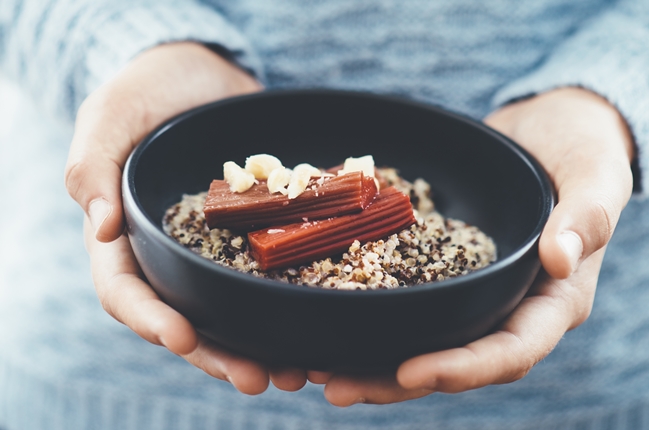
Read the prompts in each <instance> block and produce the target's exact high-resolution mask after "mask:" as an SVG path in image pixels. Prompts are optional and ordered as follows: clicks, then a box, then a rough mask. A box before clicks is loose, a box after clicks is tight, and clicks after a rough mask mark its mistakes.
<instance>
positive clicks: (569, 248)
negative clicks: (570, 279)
mask: <svg viewBox="0 0 649 430" xmlns="http://www.w3.org/2000/svg"><path fill="white" fill-rule="evenodd" d="M558 241H559V245H561V248H563V251H564V252H565V253H566V255H567V256H568V258H569V259H570V272H571V273H572V272H574V271H575V270H577V264H578V263H579V259H580V258H581V254H582V253H583V252H584V245H583V244H582V243H581V238H580V237H579V236H578V235H577V233H575V232H572V231H564V232H563V233H561V234H559V237H558Z"/></svg>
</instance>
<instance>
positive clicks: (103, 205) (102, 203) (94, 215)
mask: <svg viewBox="0 0 649 430" xmlns="http://www.w3.org/2000/svg"><path fill="white" fill-rule="evenodd" d="M112 210H113V208H112V206H111V205H110V203H108V200H106V199H105V198H103V197H101V198H98V199H95V200H93V201H92V202H90V206H88V217H89V218H90V224H91V225H92V228H93V230H94V231H95V234H97V231H98V230H99V227H101V225H102V224H103V223H104V221H105V220H106V218H108V215H110V213H111V212H112Z"/></svg>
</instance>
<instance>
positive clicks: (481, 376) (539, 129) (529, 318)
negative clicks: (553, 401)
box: [308, 88, 634, 406]
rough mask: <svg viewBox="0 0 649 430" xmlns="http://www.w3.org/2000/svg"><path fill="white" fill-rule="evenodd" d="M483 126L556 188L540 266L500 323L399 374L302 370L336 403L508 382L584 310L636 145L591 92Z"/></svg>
mask: <svg viewBox="0 0 649 430" xmlns="http://www.w3.org/2000/svg"><path fill="white" fill-rule="evenodd" d="M485 123H486V124H488V125H490V126H491V127H493V128H495V129H496V130H498V131H500V132H502V133H503V134H505V135H507V136H509V137H511V138H512V139H513V140H515V141H516V142H518V143H519V144H520V145H521V146H523V147H524V148H526V149H527V150H528V151H529V152H530V153H531V154H532V155H533V156H535V157H536V158H537V160H538V161H539V162H540V163H541V164H542V165H543V166H544V167H545V169H546V171H547V172H548V174H549V176H550V178H551V180H552V182H553V184H554V186H555V189H556V191H557V194H558V203H557V206H556V207H555V209H554V211H553V212H552V214H551V216H550V218H549V220H548V222H547V224H546V226H545V228H544V230H543V233H542V235H541V238H540V241H539V256H540V259H541V263H542V265H543V269H542V270H541V272H540V273H539V275H538V277H537V278H536V280H535V282H534V284H533V285H532V287H531V289H530V291H529V293H528V294H527V295H526V296H525V298H524V299H523V300H522V302H521V303H520V304H519V305H518V306H517V307H516V309H515V310H514V311H513V312H512V314H511V315H510V316H509V317H508V318H507V319H506V320H505V321H504V322H503V323H502V324H501V325H500V326H499V327H498V329H497V330H496V331H495V332H494V333H492V334H490V335H487V336H485V337H484V338H482V339H479V340H476V341H475V342H472V343H470V344H468V345H466V346H464V347H461V348H455V349H450V350H445V351H439V352H433V353H429V354H424V355H421V356H418V357H414V358H412V359H409V360H407V361H406V362H404V363H402V364H401V365H400V366H399V368H398V370H397V372H396V374H391V375H388V374H385V375H379V376H363V377H359V376H354V375H341V374H331V373H323V372H309V373H308V378H309V380H311V381H312V382H314V383H321V384H326V386H325V396H326V398H327V399H328V400H329V401H330V402H331V403H332V404H334V405H338V406H349V405H351V404H354V403H359V402H365V403H379V404H382V403H394V402H399V401H404V400H408V399H413V398H418V397H422V396H425V395H427V394H430V393H432V392H436V391H437V392H445V393H457V392H461V391H467V390H471V389H475V388H479V387H483V386H486V385H490V384H503V383H509V382H513V381H515V380H518V379H520V378H522V377H523V376H525V375H526V374H527V373H528V372H529V371H530V370H531V368H532V367H533V366H534V365H535V364H536V363H538V362H539V361H540V360H542V359H543V358H544V357H546V356H547V355H548V354H549V353H550V352H551V351H552V349H553V348H554V347H555V346H556V345H557V343H558V342H559V340H560V339H561V338H562V336H563V335H564V334H565V332H567V331H568V330H571V329H573V328H575V327H577V326H579V325H580V324H581V323H583V322H584V321H585V320H586V319H587V318H588V316H589V314H590V311H591V308H592V304H593V300H594V296H595V288H596V285H597V278H598V275H599V269H600V266H601V262H602V259H603V256H604V252H605V248H606V244H607V243H608V241H609V240H610V238H611V236H612V234H613V230H614V228H615V226H616V224H617V221H618V219H619V216H620V213H621V211H622V209H623V208H624V206H625V205H626V203H627V201H628V199H629V197H630V195H631V191H632V183H633V178H632V174H631V169H630V161H631V160H632V159H633V157H634V147H633V143H632V139H631V136H630V133H629V131H628V129H627V127H626V123H625V122H624V120H623V119H622V118H621V116H620V115H619V113H618V112H617V110H616V109H615V108H613V107H612V106H611V105H610V104H609V103H608V102H607V101H606V100H604V99H603V98H601V97H599V96H597V95H595V94H594V93H591V92H588V91H586V90H582V89H578V88H564V89H558V90H554V91H550V92H548V93H544V94H541V95H539V96H536V97H533V98H530V99H527V100H523V101H519V102H516V103H513V104H511V105H508V106H505V107H503V108H502V109H500V110H498V111H496V112H494V113H492V114H491V115H490V116H488V117H487V118H486V119H485Z"/></svg>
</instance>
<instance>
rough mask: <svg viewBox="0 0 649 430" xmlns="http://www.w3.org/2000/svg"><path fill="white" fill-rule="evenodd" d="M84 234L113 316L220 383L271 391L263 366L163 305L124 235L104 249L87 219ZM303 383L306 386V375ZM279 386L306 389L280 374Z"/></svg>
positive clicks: (100, 289)
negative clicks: (215, 340) (201, 332)
mask: <svg viewBox="0 0 649 430" xmlns="http://www.w3.org/2000/svg"><path fill="white" fill-rule="evenodd" d="M84 228H85V236H86V247H87V249H88V252H89V254H90V259H91V264H92V273H93V280H94V282H95V288H96V290H97V296H98V297H99V300H100V302H101V304H102V306H103V307H104V309H105V310H106V311H107V312H108V313H109V314H110V315H111V316H113V317H114V318H115V319H116V320H118V321H120V322H122V323H123V324H125V325H127V326H128V327H129V328H131V329H132V330H133V331H134V332H135V333H137V334H138V335H140V336H141V337H142V338H144V339H145V340H147V341H149V342H151V343H153V344H156V345H163V346H165V347H166V348H167V349H169V350H170V351H171V352H173V353H175V354H177V355H180V356H182V357H183V358H185V359H186V360H187V361H188V362H189V363H191V364H193V365H194V366H196V367H198V368H200V369H202V370H203V371H205V372H206V373H207V374H209V375H211V376H213V377H215V378H218V379H222V380H226V381H229V382H230V383H232V384H233V385H234V386H235V387H236V388H237V389H238V390H239V391H241V392H242V393H245V394H251V395H254V394H259V393H262V392H264V391H265V390H266V388H267V387H268V381H269V378H268V372H267V370H266V368H265V367H264V366H262V365H260V364H258V363H256V362H255V361H253V360H249V359H246V358H242V357H239V356H237V355H235V354H232V353H230V352H228V351H226V350H224V349H222V348H220V347H218V346H217V345H215V344H214V343H212V342H210V341H209V340H207V339H205V338H204V337H203V336H199V335H198V334H197V333H196V331H195V330H194V328H193V326H192V325H191V323H190V322H189V321H188V320H187V319H186V318H185V317H183V316H182V315H181V314H179V313H178V312H176V311H175V310H174V309H172V308H171V307H169V306H167V305H166V304H165V303H163V302H162V301H161V300H160V299H159V297H158V296H157V295H156V294H155V292H154V291H153V290H152V289H151V287H149V285H147V284H146V283H145V282H144V281H143V280H142V277H141V276H142V275H141V272H140V269H139V267H138V265H137V262H136V261H135V257H134V255H133V252H132V250H131V247H130V243H129V242H128V239H127V237H126V236H125V235H123V236H121V237H119V238H118V239H117V240H115V241H113V242H111V243H101V242H98V241H97V240H96V239H95V237H94V233H93V230H92V227H91V225H90V222H89V220H88V219H87V218H86V222H85V225H84ZM302 379H303V380H304V381H306V377H305V376H304V375H303V376H302ZM277 380H278V381H280V382H279V384H280V385H281V386H282V387H284V388H287V387H288V388H290V389H291V390H297V389H299V388H301V387H297V385H299V381H300V377H299V375H296V374H295V372H286V373H284V374H280V376H278V377H277ZM302 385H304V382H303V383H302ZM296 387H297V388H296Z"/></svg>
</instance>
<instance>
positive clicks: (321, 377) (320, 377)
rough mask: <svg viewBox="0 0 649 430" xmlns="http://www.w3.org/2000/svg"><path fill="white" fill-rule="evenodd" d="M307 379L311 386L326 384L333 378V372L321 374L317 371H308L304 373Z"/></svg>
mask: <svg viewBox="0 0 649 430" xmlns="http://www.w3.org/2000/svg"><path fill="white" fill-rule="evenodd" d="M306 376H307V379H308V380H309V382H311V383H312V384H326V383H327V382H328V381H329V379H331V377H332V376H333V372H321V371H318V370H309V371H308V372H307V373H306Z"/></svg>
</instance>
